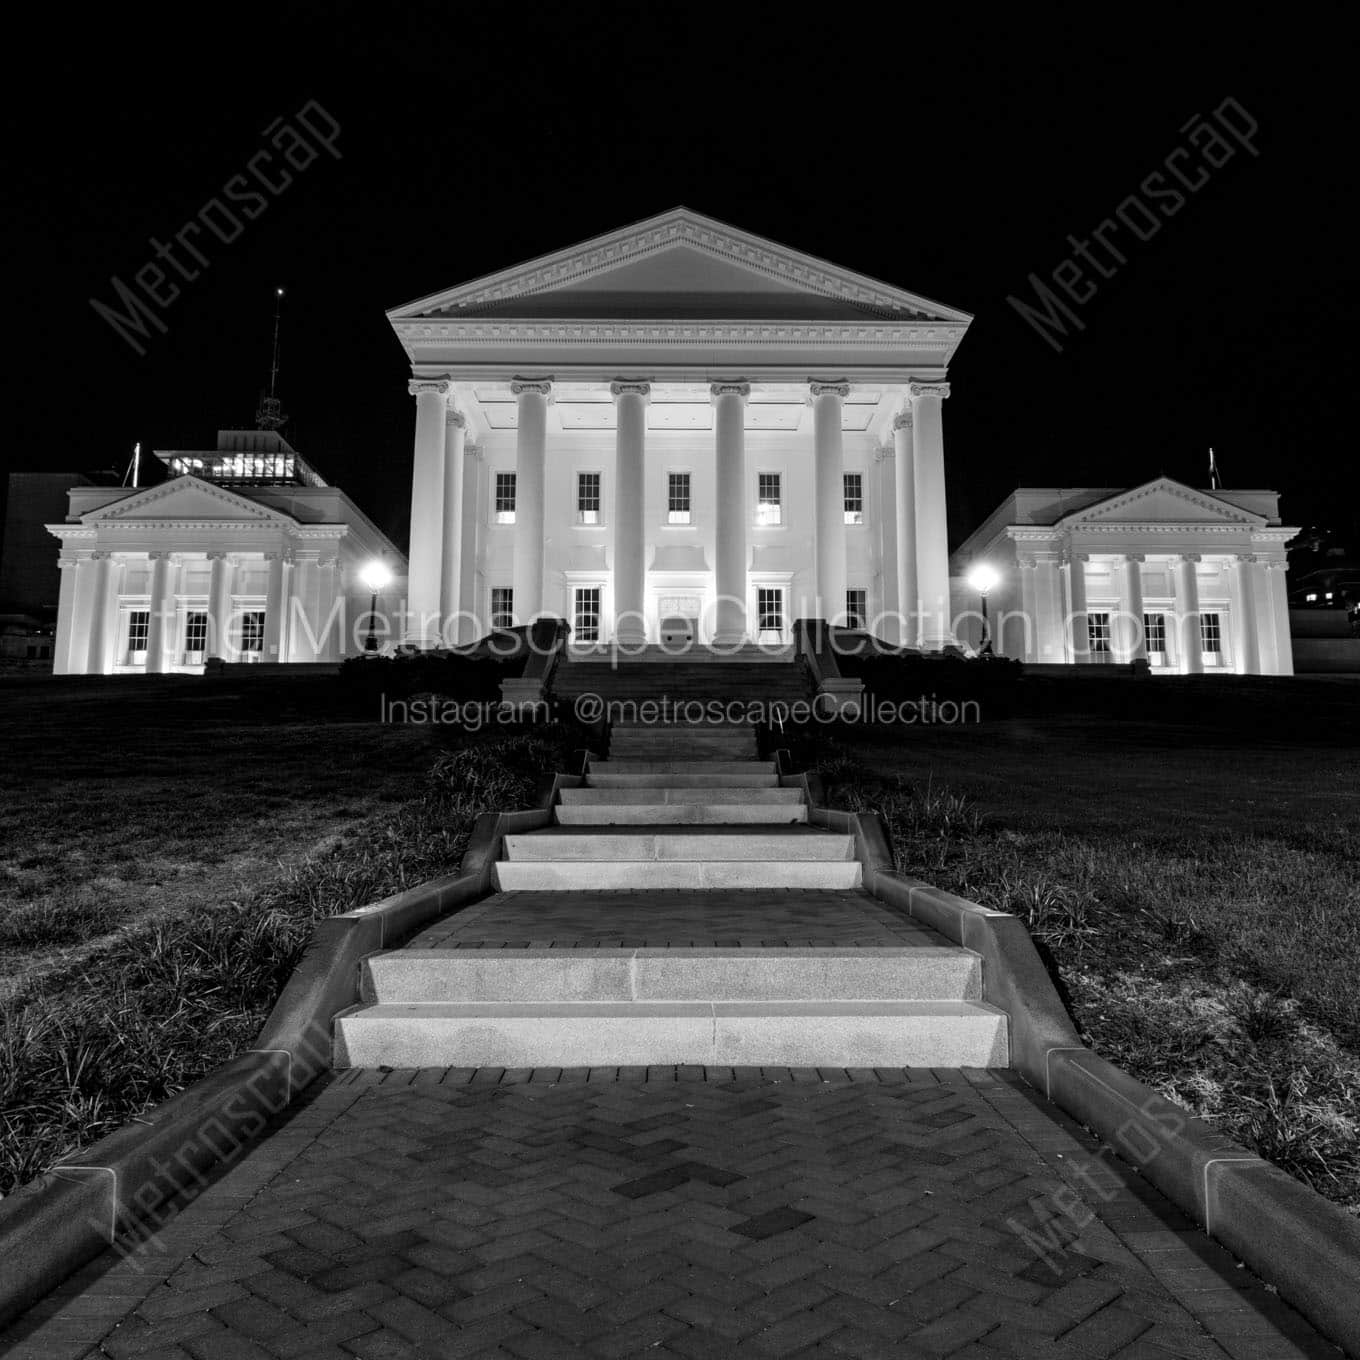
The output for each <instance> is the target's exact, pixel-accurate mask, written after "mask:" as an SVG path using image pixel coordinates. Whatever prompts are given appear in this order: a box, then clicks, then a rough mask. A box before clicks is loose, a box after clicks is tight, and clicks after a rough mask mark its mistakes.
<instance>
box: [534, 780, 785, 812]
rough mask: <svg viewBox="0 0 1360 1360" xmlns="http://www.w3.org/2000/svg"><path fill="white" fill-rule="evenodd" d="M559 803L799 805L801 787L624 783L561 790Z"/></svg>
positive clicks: (597, 804)
mask: <svg viewBox="0 0 1360 1360" xmlns="http://www.w3.org/2000/svg"><path fill="white" fill-rule="evenodd" d="M561 797H562V802H563V803H564V804H568V805H572V804H579V805H581V806H583V807H598V806H599V805H601V804H605V803H625V804H631V803H695V802H703V803H771V804H779V803H787V804H789V805H791V806H795V807H797V806H801V805H802V803H803V791H802V789H780V788H763V789H743V788H735V789H709V788H705V789H703V791H702V793H696V792H695V790H694V789H693V788H682V789H676V788H672V789H666V788H657V787H655V786H654V785H653V786H647V785H627V786H624V787H622V788H615V789H610V788H605V789H601V788H578V789H563V790H562V791H561Z"/></svg>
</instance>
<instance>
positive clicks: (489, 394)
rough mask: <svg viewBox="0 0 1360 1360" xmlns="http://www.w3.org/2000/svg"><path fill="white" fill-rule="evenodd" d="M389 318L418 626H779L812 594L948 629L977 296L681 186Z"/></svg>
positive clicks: (708, 631) (838, 613)
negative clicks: (656, 203)
mask: <svg viewBox="0 0 1360 1360" xmlns="http://www.w3.org/2000/svg"><path fill="white" fill-rule="evenodd" d="M389 319H390V320H391V322H392V324H393V326H394V328H395V330H396V332H397V335H398V336H399V338H400V339H401V341H402V343H403V345H404V346H405V348H406V351H407V353H408V355H409V357H410V360H411V365H412V373H413V377H412V379H411V383H410V388H411V392H412V394H413V396H414V399H415V404H416V433H415V459H414V477H413V492H412V516H411V553H410V560H411V565H410V597H409V610H410V615H411V628H410V632H411V637H412V640H415V641H419V642H422V643H425V644H434V643H436V642H438V641H439V640H441V638H442V640H443V641H445V642H452V641H460V642H465V641H469V640H471V639H472V638H473V637H475V636H477V635H479V634H480V633H482V632H485V631H486V630H487V629H488V628H489V627H491V626H496V625H503V624H505V623H507V622H510V621H514V622H527V621H528V620H530V619H531V618H534V617H536V616H538V615H540V614H553V615H560V616H562V617H565V618H567V619H569V620H570V621H571V623H572V625H573V631H574V637H575V640H576V641H577V642H578V643H583V644H589V643H593V642H609V641H617V642H618V643H620V644H621V645H630V646H636V645H640V644H642V643H644V642H657V641H662V642H668V643H674V642H677V641H680V640H683V639H684V638H686V637H692V638H693V639H695V640H697V641H701V642H705V643H714V644H716V645H719V646H736V645H739V644H741V643H743V642H748V641H751V642H771V643H775V642H780V641H783V640H784V639H785V638H786V637H787V635H788V630H789V627H790V623H791V621H792V620H793V619H794V618H797V617H821V618H828V619H832V620H843V621H844V620H849V621H852V622H859V623H860V624H862V625H868V626H875V620H878V625H877V626H876V627H875V631H877V632H879V633H881V634H882V635H883V636H885V637H887V638H889V639H890V640H892V641H902V642H904V643H907V644H909V645H920V646H923V647H926V648H938V647H941V646H944V645H947V644H949V643H951V642H952V641H953V638H952V635H951V633H950V627H949V618H950V613H949V610H950V606H949V565H948V550H947V542H946V533H945V490H944V446H943V430H942V421H941V409H942V405H943V401H944V399H945V398H946V397H947V396H948V393H949V388H948V384H947V382H946V375H947V367H948V363H949V360H950V358H951V357H952V355H953V352H954V350H955V349H956V348H957V346H958V344H959V341H960V340H961V339H962V337H963V334H964V331H965V330H966V328H967V325H968V322H969V319H970V318H969V317H968V316H967V315H966V314H964V313H962V312H958V311H955V310H953V309H950V308H947V307H944V306H942V305H940V304H938V303H934V302H931V301H928V300H927V299H924V298H920V297H917V296H915V295H912V294H909V293H904V292H901V291H899V290H897V289H894V288H891V287H889V286H887V285H885V284H882V283H878V282H877V281H875V280H873V279H869V278H865V277H862V276H859V275H856V274H852V273H850V272H848V271H846V270H843V269H840V268H838V267H836V266H833V265H829V264H826V263H824V262H823V261H820V260H816V259H813V258H811V257H808V256H805V255H800V254H798V253H796V252H793V251H790V250H787V249H786V248H784V247H782V246H777V245H774V244H772V243H771V242H768V241H764V240H761V239H760V238H757V237H753V236H749V235H747V234H745V233H742V232H739V231H736V230H734V229H733V228H730V227H727V226H724V225H723V224H721V223H718V222H714V221H712V220H711V219H708V218H704V217H700V216H698V215H697V214H694V213H691V212H689V211H687V210H684V209H677V210H675V211H673V212H670V213H666V214H664V215H662V216H661V217H658V218H654V219H651V220H650V221H647V222H643V223H640V224H638V225H637V226H633V227H629V228H626V229H624V230H622V231H619V232H615V233H612V234H610V235H608V236H604V237H600V238H597V239H596V240H593V241H590V242H587V243H586V244H584V245H581V246H577V247H573V248H572V249H570V250H566V251H562V252H560V253H558V254H556V255H552V256H548V257H546V258H543V259H540V260H536V261H533V262H532V263H529V264H526V265H522V266H519V267H517V268H515V269H511V270H508V271H506V272H504V273H502V274H498V275H494V276H492V277H490V278H486V279H482V280H480V281H478V282H475V283H471V284H466V285H464V286H462V287H459V288H455V289H453V290H451V291H448V292H445V293H440V294H436V295H435V296H432V297H429V298H425V299H422V300H420V301H418V302H415V303H412V304H410V305H409V306H406V307H402V308H398V309H397V310H396V311H394V312H392V313H390V314H389ZM899 614H902V615H906V616H908V622H907V624H906V626H905V628H904V629H901V630H899V625H898V619H897V616H898V615H899ZM880 616H887V617H886V618H880Z"/></svg>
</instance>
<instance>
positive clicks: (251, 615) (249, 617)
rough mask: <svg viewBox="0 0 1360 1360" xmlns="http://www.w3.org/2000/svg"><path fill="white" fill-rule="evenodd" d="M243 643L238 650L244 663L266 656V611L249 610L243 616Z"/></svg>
mask: <svg viewBox="0 0 1360 1360" xmlns="http://www.w3.org/2000/svg"><path fill="white" fill-rule="evenodd" d="M240 629H241V633H240V636H241V641H240V645H239V646H238V647H237V650H238V651H239V652H240V653H241V657H242V660H244V661H258V660H259V659H260V658H261V657H262V656H263V655H264V610H263V609H248V610H246V612H245V613H244V614H242V615H241V624H240Z"/></svg>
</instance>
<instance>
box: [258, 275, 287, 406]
mask: <svg viewBox="0 0 1360 1360" xmlns="http://www.w3.org/2000/svg"><path fill="white" fill-rule="evenodd" d="M282 312H283V289H282V288H276V289H274V349H273V354H272V356H271V358H270V361H269V395H268V396H263V397H261V398H260V406H259V409H258V410H257V411H256V412H255V424H256V426H257V427H258V428H259V429H261V430H277V429H279V428H280V426H282V425H283V424H284V423H285V422H286V421H287V419H288V417H287V416H285V415H284V414H283V403H282V402H281V401H280V400H279V399H278V396H277V395H276V394H275V389H276V388H277V386H278V381H279V321H280V317H281V315H282Z"/></svg>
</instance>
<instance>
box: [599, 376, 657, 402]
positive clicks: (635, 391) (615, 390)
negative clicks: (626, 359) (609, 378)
mask: <svg viewBox="0 0 1360 1360" xmlns="http://www.w3.org/2000/svg"><path fill="white" fill-rule="evenodd" d="M609 395H610V396H611V397H613V398H614V400H615V401H618V399H619V398H620V397H642V398H643V399H644V400H646V398H648V397H650V396H651V395H652V385H651V383H649V382H647V381H646V380H645V379H643V378H615V379H614V381H613V382H612V383H610V384H609Z"/></svg>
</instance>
